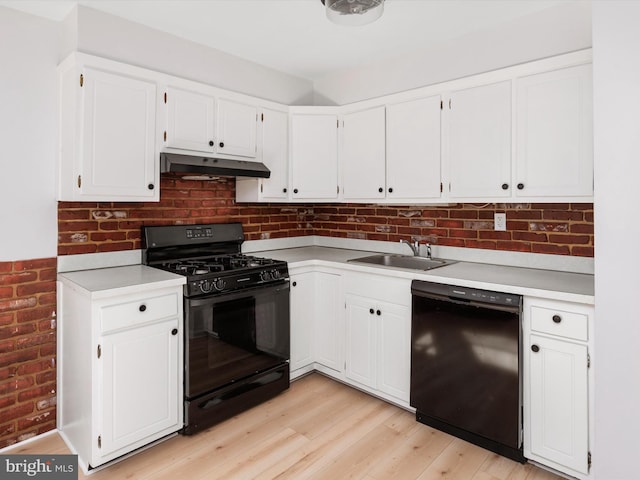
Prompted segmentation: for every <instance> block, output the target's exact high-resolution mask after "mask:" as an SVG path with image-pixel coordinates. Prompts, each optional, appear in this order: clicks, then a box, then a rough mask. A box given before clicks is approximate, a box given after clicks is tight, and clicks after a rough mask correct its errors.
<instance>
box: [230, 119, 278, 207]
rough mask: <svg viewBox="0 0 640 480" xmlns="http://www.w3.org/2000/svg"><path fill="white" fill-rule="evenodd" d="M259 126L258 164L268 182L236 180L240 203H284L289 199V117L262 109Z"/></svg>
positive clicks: (258, 179)
mask: <svg viewBox="0 0 640 480" xmlns="http://www.w3.org/2000/svg"><path fill="white" fill-rule="evenodd" d="M259 117H260V120H259V122H258V160H260V161H261V162H262V163H264V164H265V165H266V166H267V168H268V169H269V171H270V172H271V175H270V176H269V178H242V177H239V178H237V179H236V200H237V201H238V202H284V201H286V200H287V199H288V198H289V197H288V195H289V193H288V192H289V187H288V184H289V114H288V113H287V111H286V110H274V109H271V108H263V109H262V111H261V112H260V113H259Z"/></svg>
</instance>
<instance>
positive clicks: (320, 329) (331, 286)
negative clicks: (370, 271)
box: [307, 272, 344, 372]
mask: <svg viewBox="0 0 640 480" xmlns="http://www.w3.org/2000/svg"><path fill="white" fill-rule="evenodd" d="M315 275H316V298H315V301H314V303H313V305H315V319H314V322H315V325H314V335H313V345H314V358H315V361H316V362H318V363H320V364H322V365H324V366H325V367H328V368H331V369H333V370H336V371H338V372H340V371H342V370H343V363H344V362H343V358H344V357H343V354H342V352H343V350H342V348H343V343H342V339H343V337H344V333H343V332H344V324H343V323H342V318H343V316H342V312H344V308H343V304H342V302H341V301H340V291H341V277H340V275H336V274H332V273H325V272H317V273H316V274H315ZM308 308H309V306H308V305H307V309H308Z"/></svg>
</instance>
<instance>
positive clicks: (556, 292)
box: [255, 246, 594, 305]
mask: <svg viewBox="0 0 640 480" xmlns="http://www.w3.org/2000/svg"><path fill="white" fill-rule="evenodd" d="M376 253H379V252H371V251H362V250H348V249H341V248H328V247H319V246H310V247H298V248H285V249H281V250H266V251H261V252H256V253H255V254H256V255H259V256H263V257H269V258H273V259H277V260H284V261H286V262H287V263H288V264H289V270H290V271H292V272H293V273H295V270H296V269H299V268H302V267H310V266H323V267H335V268H341V269H346V270H350V271H361V272H366V273H374V274H376V273H377V274H384V275H388V276H391V277H399V278H412V279H417V280H424V281H432V282H436V283H447V284H452V285H457V286H464V287H471V288H480V289H484V290H494V291H500V292H505V293H516V294H519V295H528V296H533V297H540V298H548V299H553V300H562V301H568V302H576V303H583V304H589V305H593V303H594V282H593V275H589V274H582V273H569V272H557V271H553V270H542V269H534V268H523V267H508V266H502V265H491V264H484V263H473V262H458V263H454V264H452V265H447V266H444V267H440V268H436V269H433V270H430V271H427V272H424V271H419V270H413V269H405V268H395V267H385V266H378V265H370V264H363V263H355V262H349V260H353V259H356V258H359V257H365V256H368V255H375V254H376Z"/></svg>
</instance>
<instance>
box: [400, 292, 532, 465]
mask: <svg viewBox="0 0 640 480" xmlns="http://www.w3.org/2000/svg"><path fill="white" fill-rule="evenodd" d="M411 294H412V318H411V406H413V407H415V408H416V419H417V420H418V421H419V422H421V423H424V424H426V425H429V426H432V427H434V428H437V429H439V430H442V431H444V432H447V433H450V434H452V435H455V436H457V437H459V438H462V439H463V440H466V441H469V442H471V443H474V444H476V445H479V446H481V447H483V448H486V449H488V450H491V451H493V452H496V453H498V454H500V455H504V456H505V457H509V458H511V459H514V460H516V461H519V462H524V461H525V459H524V457H523V455H522V382H521V365H522V361H521V354H520V346H521V344H522V342H521V331H522V327H521V321H520V317H521V313H522V297H521V296H520V295H512V294H505V293H499V292H490V291H487V290H478V289H473V288H464V287H454V286H451V285H442V284H437V283H431V282H423V281H419V280H414V281H413V282H412V284H411Z"/></svg>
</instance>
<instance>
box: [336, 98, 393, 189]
mask: <svg viewBox="0 0 640 480" xmlns="http://www.w3.org/2000/svg"><path fill="white" fill-rule="evenodd" d="M340 162H341V164H342V175H343V198H344V199H346V200H352V199H382V198H385V183H386V182H385V108H384V107H376V108H371V109H368V110H363V111H360V112H354V113H349V114H347V115H345V116H344V120H343V132H342V150H341V157H340Z"/></svg>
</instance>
